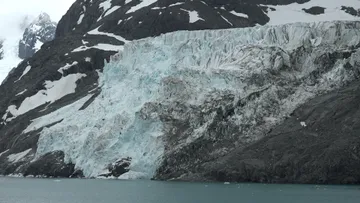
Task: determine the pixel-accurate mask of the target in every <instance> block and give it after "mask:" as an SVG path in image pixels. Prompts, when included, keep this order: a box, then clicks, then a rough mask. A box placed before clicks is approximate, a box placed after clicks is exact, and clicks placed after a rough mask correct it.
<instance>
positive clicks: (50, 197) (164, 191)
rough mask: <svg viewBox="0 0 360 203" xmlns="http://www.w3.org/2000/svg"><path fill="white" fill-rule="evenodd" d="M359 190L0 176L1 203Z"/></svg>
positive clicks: (173, 200) (350, 197)
mask: <svg viewBox="0 0 360 203" xmlns="http://www.w3.org/2000/svg"><path fill="white" fill-rule="evenodd" d="M359 199H360V186H332V185H327V186H325V185H321V186H319V185H277V184H228V185H227V184H221V183H186V182H156V181H143V180H137V181H124V180H81V179H61V180H56V179H30V178H26V179H22V178H0V202H1V203H103V202H104V203H108V202H109V203H115V202H119V203H227V202H229V203H230V202H231V203H233V202H234V203H235V202H236V203H260V202H266V203H285V202H286V203H287V202H289V203H298V202H299V203H300V202H304V203H312V202H314V203H335V202H336V203H337V202H341V203H355V202H356V203H358V202H359Z"/></svg>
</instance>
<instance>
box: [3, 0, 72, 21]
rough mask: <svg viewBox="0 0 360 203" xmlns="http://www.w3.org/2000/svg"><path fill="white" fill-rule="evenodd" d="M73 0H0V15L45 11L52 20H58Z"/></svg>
mask: <svg viewBox="0 0 360 203" xmlns="http://www.w3.org/2000/svg"><path fill="white" fill-rule="evenodd" d="M74 2H75V0H0V17H1V18H4V17H5V18H7V17H13V16H16V15H24V14H27V15H38V14H39V13H40V12H46V13H48V14H49V15H50V16H51V18H52V20H54V21H59V20H60V18H61V17H62V16H63V15H64V14H65V13H66V11H67V10H68V9H69V8H70V6H71V4H72V3H74ZM0 20H1V21H3V20H4V19H0Z"/></svg>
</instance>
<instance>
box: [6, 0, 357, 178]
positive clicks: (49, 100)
mask: <svg viewBox="0 0 360 203" xmlns="http://www.w3.org/2000/svg"><path fill="white" fill-rule="evenodd" d="M294 2H295V1H290V0H287V1H286V0H284V1H276V0H274V1H266V0H263V1H262V0H258V1H256V2H254V1H248V2H245V1H241V2H239V1H231V0H228V1H214V0H203V1H177V0H174V1H161V0H159V1H155V0H144V1H138V0H133V1H128V0H126V1H124V0H112V1H104V0H98V1H95V0H86V1H81V0H78V1H76V2H75V3H74V4H73V5H72V7H71V8H70V9H69V11H68V12H67V14H66V15H65V16H64V17H63V18H62V19H61V21H60V22H59V24H58V27H57V30H56V36H55V40H53V41H51V42H47V43H45V44H44V45H43V46H42V48H41V49H40V50H39V51H38V52H37V53H35V55H34V56H33V57H31V58H29V59H26V60H24V61H23V62H22V63H21V64H20V65H19V66H18V67H17V68H16V69H14V70H13V71H12V72H11V73H10V74H9V76H8V78H7V79H6V80H5V81H4V83H3V85H1V86H0V115H1V123H0V152H1V154H0V173H3V174H10V173H22V174H24V175H46V176H62V177H69V176H86V177H96V176H116V177H118V176H120V177H121V178H130V177H146V178H150V177H152V176H153V175H154V174H156V178H159V179H171V178H179V179H190V180H194V179H196V178H198V179H216V180H221V175H216V174H218V173H217V172H218V171H220V169H219V167H221V164H220V163H222V162H221V161H222V160H223V159H222V158H221V157H223V156H228V157H229V158H227V159H224V160H233V159H234V157H238V156H237V155H236V151H238V150H242V149H244V148H246V147H250V146H252V144H253V143H254V142H256V141H257V140H259V139H260V140H262V138H263V137H267V136H266V135H267V132H268V131H270V130H271V129H272V128H274V127H275V126H276V125H278V124H282V122H283V121H284V120H285V119H286V117H287V116H288V115H289V114H291V112H292V111H293V110H295V109H296V108H297V107H298V106H299V105H301V104H303V103H305V102H306V101H307V100H308V99H310V98H313V97H316V96H317V95H321V94H323V93H326V92H328V91H331V90H333V89H337V88H341V87H343V86H345V85H346V84H347V83H348V82H351V81H353V80H355V78H356V77H358V73H357V68H358V61H357V58H358V47H359V38H358V37H357V36H359V33H358V32H359V24H358V23H355V22H334V23H317V24H292V25H282V26H276V27H255V28H252V29H240V30H238V29H234V30H220V31H198V32H188V31H183V32H177V33H170V34H166V35H163V36H160V37H158V38H155V39H151V38H149V39H145V40H140V41H136V42H130V41H133V40H135V39H140V38H146V37H152V36H157V35H160V34H162V33H167V32H172V31H177V30H203V29H219V28H232V27H249V26H255V25H257V24H260V25H264V24H266V23H269V24H278V23H279V24H281V23H282V21H279V22H275V21H276V19H277V17H278V14H276V13H283V14H284V12H285V11H288V10H285V9H283V8H292V7H294V6H297V7H296V9H292V11H293V14H296V13H301V15H305V16H308V17H309V19H303V18H301V19H303V20H305V21H317V20H319V21H323V20H326V19H325V18H324V17H323V16H327V15H333V13H334V12H336V13H337V14H339V15H341V16H346V19H347V20H356V19H359V18H358V17H356V16H353V15H350V14H348V13H347V12H346V11H345V10H344V9H342V6H348V7H355V8H358V7H360V5H359V1H356V0H352V1H342V2H341V3H339V2H338V1H327V2H323V1H321V2H322V3H324V4H323V5H321V6H323V7H324V8H327V9H324V14H323V15H313V14H309V13H307V12H306V11H307V10H306V9H310V8H311V7H312V6H314V4H315V2H316V1H307V0H304V1H297V2H299V3H302V4H292V3H294ZM312 2H313V3H312ZM329 2H330V3H329ZM278 4H279V5H278ZM281 5H282V6H281ZM303 9H304V10H303ZM329 11H330V12H329ZM275 14H276V15H275ZM279 15H280V14H279ZM289 16H291V15H289ZM295 17H296V16H295ZM310 17H311V20H310ZM286 19H290V21H291V18H286ZM298 19H299V18H292V20H293V21H297V20H298ZM342 19H344V18H342ZM124 44H126V45H125V48H124ZM123 49H124V52H121V53H120V54H119V55H116V56H115V57H112V62H111V63H110V64H107V65H106V67H105V69H103V67H104V59H105V60H109V59H110V56H111V55H113V54H115V53H117V52H118V51H119V50H123ZM119 58H120V59H121V60H119ZM269 104H271V106H269ZM283 104H286V105H283ZM301 124H303V121H300V122H299V125H300V126H301ZM305 124H306V123H305ZM282 125H285V123H283V124H282ZM264 139H265V138H264ZM280 149H281V148H280ZM261 158H262V157H261ZM259 159H260V158H259ZM175 160H176V162H175ZM218 163H219V164H218ZM226 163H227V164H229V163H231V162H230V161H229V162H226ZM234 167H236V165H234ZM229 169H230V168H229ZM214 174H215V175H214ZM219 174H221V173H220V172H219ZM224 174H227V173H224ZM226 177H227V176H226ZM229 179H231V180H237V179H236V178H235V176H234V178H232V176H231V178H229ZM239 180H240V179H239ZM254 180H255V179H254ZM255 181H256V180H255ZM292 181H294V180H292ZM311 181H312V180H307V181H304V182H311Z"/></svg>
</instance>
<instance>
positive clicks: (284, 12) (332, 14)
mask: <svg viewBox="0 0 360 203" xmlns="http://www.w3.org/2000/svg"><path fill="white" fill-rule="evenodd" d="M262 6H267V5H262ZM313 6H321V7H324V8H326V9H325V13H324V14H321V15H312V14H309V13H306V12H305V11H303V10H302V9H303V8H311V7H313ZM341 6H349V7H354V8H360V1H359V0H341V1H337V0H332V1H330V0H316V1H315V0H312V1H309V2H307V3H303V4H298V3H292V4H289V5H281V6H270V7H272V8H275V9H276V10H275V11H272V10H271V9H268V14H267V15H268V16H269V18H270V21H269V22H268V24H269V25H280V24H287V23H294V22H319V21H336V20H349V21H350V20H360V17H355V16H352V15H350V14H348V13H346V12H345V11H342V10H341ZM267 7H269V6H267Z"/></svg>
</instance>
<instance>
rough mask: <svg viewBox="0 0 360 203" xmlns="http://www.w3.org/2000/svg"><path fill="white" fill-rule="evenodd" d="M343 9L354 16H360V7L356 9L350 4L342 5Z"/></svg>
mask: <svg viewBox="0 0 360 203" xmlns="http://www.w3.org/2000/svg"><path fill="white" fill-rule="evenodd" d="M341 10H343V11H345V12H346V13H348V14H350V15H353V16H360V9H355V8H353V7H349V6H342V7H341Z"/></svg>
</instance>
